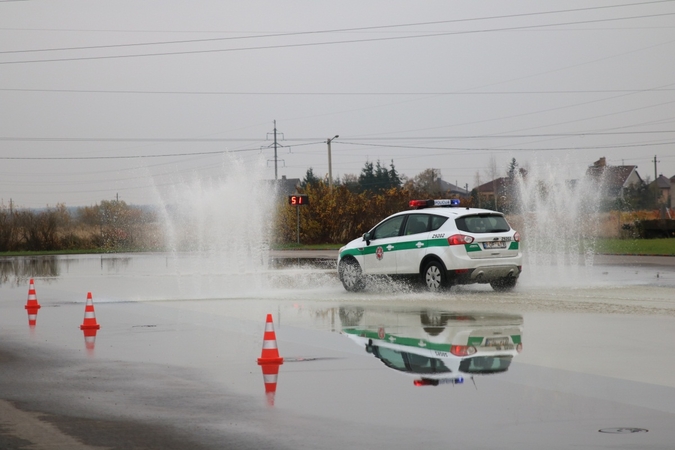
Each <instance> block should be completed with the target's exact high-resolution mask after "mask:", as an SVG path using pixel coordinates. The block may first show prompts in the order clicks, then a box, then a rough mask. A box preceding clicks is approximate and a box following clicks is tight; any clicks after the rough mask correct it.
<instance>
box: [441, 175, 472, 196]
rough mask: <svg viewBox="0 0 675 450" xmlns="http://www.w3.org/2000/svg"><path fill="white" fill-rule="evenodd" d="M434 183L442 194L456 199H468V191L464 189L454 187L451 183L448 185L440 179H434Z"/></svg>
mask: <svg viewBox="0 0 675 450" xmlns="http://www.w3.org/2000/svg"><path fill="white" fill-rule="evenodd" d="M436 183H437V184H438V190H439V191H440V192H443V193H447V194H450V195H456V196H458V197H468V196H469V191H468V190H467V189H465V188H461V187H459V186H457V185H454V184H452V183H448V182H447V181H444V180H442V179H440V178H437V179H436Z"/></svg>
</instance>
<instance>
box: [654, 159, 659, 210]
mask: <svg viewBox="0 0 675 450" xmlns="http://www.w3.org/2000/svg"><path fill="white" fill-rule="evenodd" d="M656 163H657V161H656V155H654V199H655V200H656V204H657V206H658V203H659V185H658V183H657V182H656V177H657V176H658V175H657V171H656Z"/></svg>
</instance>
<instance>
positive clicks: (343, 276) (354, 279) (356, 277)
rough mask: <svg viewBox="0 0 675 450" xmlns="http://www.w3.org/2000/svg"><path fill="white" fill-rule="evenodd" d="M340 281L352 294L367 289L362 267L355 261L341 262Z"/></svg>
mask: <svg viewBox="0 0 675 450" xmlns="http://www.w3.org/2000/svg"><path fill="white" fill-rule="evenodd" d="M340 281H342V285H343V286H344V288H345V289H346V290H348V291H350V292H358V291H361V290H363V288H365V287H366V283H365V281H364V280H363V274H362V272H361V266H359V263H358V262H356V261H355V260H353V259H346V260H342V261H340Z"/></svg>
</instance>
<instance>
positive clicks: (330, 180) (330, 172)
mask: <svg viewBox="0 0 675 450" xmlns="http://www.w3.org/2000/svg"><path fill="white" fill-rule="evenodd" d="M339 137H340V136H339V135H337V134H336V135H335V136H334V137H332V138H330V139H328V140H327V141H326V144H328V187H329V188H330V189H331V190H332V189H333V162H332V160H331V156H330V143H331V142H333V139H337V138H339Z"/></svg>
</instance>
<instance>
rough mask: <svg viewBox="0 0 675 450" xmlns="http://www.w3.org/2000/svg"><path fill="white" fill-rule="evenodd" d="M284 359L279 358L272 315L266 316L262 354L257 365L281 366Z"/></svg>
mask: <svg viewBox="0 0 675 450" xmlns="http://www.w3.org/2000/svg"><path fill="white" fill-rule="evenodd" d="M283 363H284V358H281V357H279V349H277V335H276V334H275V333H274V323H272V314H268V315H267V320H266V322H265V334H264V335H263V347H262V354H261V355H260V358H258V364H261V365H262V364H283Z"/></svg>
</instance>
